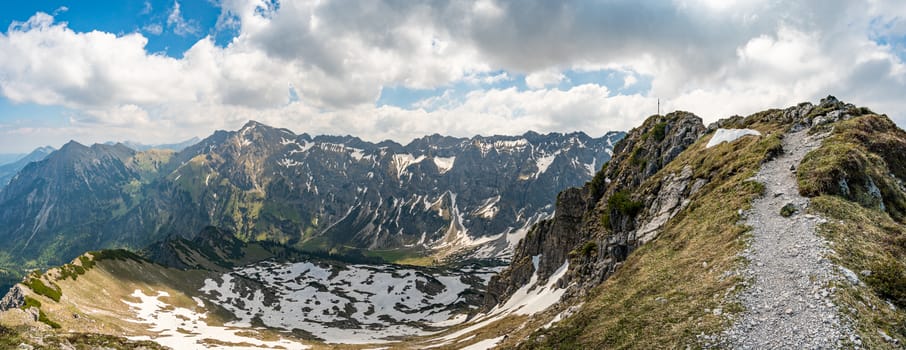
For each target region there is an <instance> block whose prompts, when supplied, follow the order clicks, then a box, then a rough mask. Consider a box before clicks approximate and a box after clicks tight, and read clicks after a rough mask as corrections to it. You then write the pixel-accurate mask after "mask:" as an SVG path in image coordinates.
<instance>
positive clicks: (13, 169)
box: [0, 146, 55, 188]
mask: <svg viewBox="0 0 906 350" xmlns="http://www.w3.org/2000/svg"><path fill="white" fill-rule="evenodd" d="M53 151H55V149H54V148H53V147H50V146H44V147H38V148H36V149H35V150H34V151H32V152H31V153H29V154H28V155H26V156H24V157H21V158H18V157H17V159H16V160H14V161H12V162H9V163H4V164H2V165H0V188H3V187H4V186H6V184H8V183H9V181H10V180H11V179H12V178H13V177H14V176H16V174H18V173H19V171H20V170H22V168H25V166H26V165H28V163H31V162H37V161H40V160H42V159H44V158H46V157H47V155H48V154H50V153H51V152H53Z"/></svg>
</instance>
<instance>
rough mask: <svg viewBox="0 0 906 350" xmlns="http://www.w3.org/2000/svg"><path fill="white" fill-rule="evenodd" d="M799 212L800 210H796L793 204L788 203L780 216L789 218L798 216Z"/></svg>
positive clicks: (781, 210) (781, 209)
mask: <svg viewBox="0 0 906 350" xmlns="http://www.w3.org/2000/svg"><path fill="white" fill-rule="evenodd" d="M798 211H799V208H796V205H794V204H793V203H787V204H786V205H784V206H783V208H780V216H782V217H785V218H788V217H790V216H793V214H796V212H798Z"/></svg>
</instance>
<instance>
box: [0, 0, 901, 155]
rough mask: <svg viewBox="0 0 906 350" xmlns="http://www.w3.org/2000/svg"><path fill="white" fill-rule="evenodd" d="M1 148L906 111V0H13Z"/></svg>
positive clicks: (7, 5) (588, 127) (3, 12)
mask: <svg viewBox="0 0 906 350" xmlns="http://www.w3.org/2000/svg"><path fill="white" fill-rule="evenodd" d="M0 28H5V31H3V32H2V33H0V153H13V152H26V151H29V150H31V149H33V148H35V147H37V146H40V145H52V146H55V147H58V146H60V145H61V144H62V143H65V142H66V141H68V140H70V139H75V140H78V141H80V142H82V143H92V142H103V141H109V140H114V141H121V140H135V141H140V142H145V143H166V142H173V141H180V140H183V139H187V138H190V137H192V136H200V137H204V136H206V135H208V134H210V133H211V132H212V131H213V130H215V129H237V128H239V127H240V126H241V125H242V124H244V123H245V122H246V121H247V120H249V119H255V120H258V121H261V122H263V123H266V124H270V125H274V126H279V127H286V128H289V129H291V130H294V131H296V132H298V133H302V132H307V133H310V134H325V133H326V134H352V135H356V136H360V137H362V138H364V139H368V140H382V139H393V140H397V141H399V142H402V143H405V142H408V141H409V140H411V139H412V138H414V137H418V136H422V135H425V134H432V133H441V134H447V135H453V136H472V135H475V134H485V135H487V134H515V133H520V134H521V133H523V132H525V131H526V130H535V131H539V132H549V131H560V132H566V131H575V130H581V131H584V132H586V133H588V134H590V135H592V136H599V135H601V134H603V133H604V132H606V131H610V130H626V129H629V128H631V127H633V126H635V125H637V124H638V123H640V122H641V121H642V120H643V119H644V118H645V117H647V116H649V115H651V114H653V113H655V112H656V101H657V99H658V98H660V99H661V102H662V105H663V106H664V108H665V109H666V110H674V109H682V110H688V111H691V112H694V113H696V114H698V115H699V116H701V117H702V118H703V119H705V121H706V122H710V121H713V120H716V119H719V118H723V117H727V116H730V115H733V114H743V115H744V114H748V113H752V112H756V111H760V110H763V109H766V108H770V107H785V106H789V105H792V104H795V103H798V102H801V101H817V100H818V99H820V98H821V97H823V96H826V95H828V94H833V95H835V96H837V97H838V98H840V99H842V100H844V101H847V102H852V103H855V104H858V105H865V106H869V107H871V108H872V109H874V110H875V111H878V112H883V113H887V114H888V115H890V116H891V117H892V118H894V120H896V121H897V122H898V123H899V124H900V125H904V122H906V103H903V101H904V100H906V99H904V97H906V66H904V60H906V46H904V44H906V2H904V1H899V0H890V1H881V0H867V1H848V0H847V1H841V0H805V1H777V0H753V1H749V0H735V1H734V0H663V1H638V0H600V1H548V0H519V1H506V0H480V1H455V0H452V1H425V2H416V1H410V0H373V1H351V0H350V1H346V0H340V1H330V0H320V1H308V0H300V1H291V0H282V1H279V2H278V1H276V0H176V1H174V0H161V1H158V0H153V1H142V0H136V1H114V2H109V1H76V0H70V1H63V0H47V1H16V2H4V3H3V4H2V5H0Z"/></svg>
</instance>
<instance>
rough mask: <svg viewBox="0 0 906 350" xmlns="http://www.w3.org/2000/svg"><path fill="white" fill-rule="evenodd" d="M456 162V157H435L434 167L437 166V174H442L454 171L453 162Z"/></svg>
mask: <svg viewBox="0 0 906 350" xmlns="http://www.w3.org/2000/svg"><path fill="white" fill-rule="evenodd" d="M455 161H456V157H434V165H436V166H437V172H439V173H441V174H445V173H446V172H448V171H450V169H453V162H455Z"/></svg>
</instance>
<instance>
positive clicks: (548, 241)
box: [487, 111, 705, 305]
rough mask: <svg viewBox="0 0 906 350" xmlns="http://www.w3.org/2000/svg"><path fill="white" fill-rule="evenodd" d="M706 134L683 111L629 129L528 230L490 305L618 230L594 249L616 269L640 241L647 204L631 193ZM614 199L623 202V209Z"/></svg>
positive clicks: (493, 287) (493, 288)
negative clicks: (596, 167) (587, 177)
mask: <svg viewBox="0 0 906 350" xmlns="http://www.w3.org/2000/svg"><path fill="white" fill-rule="evenodd" d="M704 132H705V126H704V125H703V124H702V121H701V119H700V118H699V117H697V116H695V115H694V114H692V113H688V112H681V111H680V112H673V113H670V114H667V115H654V116H651V117H649V118H648V119H647V120H645V122H644V123H643V124H642V125H641V126H639V127H637V128H635V129H633V130H631V131H630V132H629V133H628V134H627V135H626V137H625V138H623V139H622V140H621V141H620V142H619V143H617V145H616V147H615V148H614V156H613V158H612V159H611V160H610V162H608V163H607V164H606V165H605V166H604V168H603V169H601V170H600V171H599V172H598V173H597V174H596V175H595V176H594V179H593V180H592V181H590V182H588V183H586V184H585V186H583V187H582V188H571V189H567V190H565V191H563V192H561V193H560V194H559V195H558V196H557V204H556V205H557V207H556V211H555V214H554V217H553V218H551V219H549V220H545V221H542V222H540V223H538V224H537V225H536V226H534V227H533V228H532V229H531V231H529V233H528V235H526V237H525V239H523V240H522V242H521V243H520V244H519V245H518V246H517V247H516V249H515V254H514V257H513V260H512V263H511V264H510V267H509V268H508V269H507V270H504V271H503V272H501V273H500V275H498V276H497V277H495V278H494V279H493V280H492V281H491V282H490V284H489V286H488V300H487V304H488V305H496V304H497V303H498V302H500V301H501V300H506V298H508V297H509V295H511V294H512V293H513V292H514V291H516V290H517V289H518V288H520V287H522V286H523V285H524V284H525V283H527V282H528V281H529V279H530V278H531V277H532V276H533V275H535V274H537V275H538V277H539V279H540V280H546V279H547V278H548V276H550V275H551V274H552V273H554V271H556V270H557V269H558V268H560V267H561V266H562V265H563V264H564V262H566V261H567V260H568V258H569V254H570V252H572V251H573V250H574V249H576V248H577V247H578V246H580V245H581V244H583V243H585V242H589V241H592V240H594V239H595V237H598V236H603V235H607V234H610V233H611V232H614V233H615V235H616V237H614V236H610V238H609V239H605V240H604V242H602V244H603V245H605V246H604V247H600V248H596V249H599V251H604V252H607V253H606V254H605V255H607V256H608V258H607V261H608V263H607V264H603V265H601V266H599V268H600V269H602V270H603V271H604V272H606V271H612V268H613V265H614V264H617V263H619V262H620V261H622V260H623V259H625V258H626V256H627V255H628V254H629V252H630V251H631V250H632V249H633V247H632V246H631V245H630V241H631V240H636V238H635V237H634V228H635V219H636V215H638V214H639V210H640V209H641V208H642V207H643V203H641V202H639V201H638V199H636V198H633V194H632V193H633V191H634V190H635V189H636V188H637V187H638V186H639V185H640V184H641V183H642V182H643V181H645V180H646V179H648V178H649V177H651V176H653V175H654V174H655V173H657V172H658V171H659V170H660V169H662V168H663V167H664V166H665V165H666V164H668V163H670V162H671V161H672V160H673V159H675V158H676V157H677V156H679V154H680V153H682V152H683V151H684V150H686V148H688V147H689V146H691V145H692V144H693V143H695V142H696V141H697V140H698V139H699V138H700V137H701V136H702V135H703V134H704ZM685 180H686V181H688V179H685ZM613 202H619V206H620V208H617V207H616V206H614V205H613ZM605 215H606V216H607V217H608V220H606V221H607V222H602V220H601V219H600V218H601V217H603V216H605ZM617 232H619V234H616V233H617ZM595 244H596V245H597V243H595ZM536 260H537V262H536ZM602 275H606V274H600V273H599V274H598V275H596V278H603V277H602Z"/></svg>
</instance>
